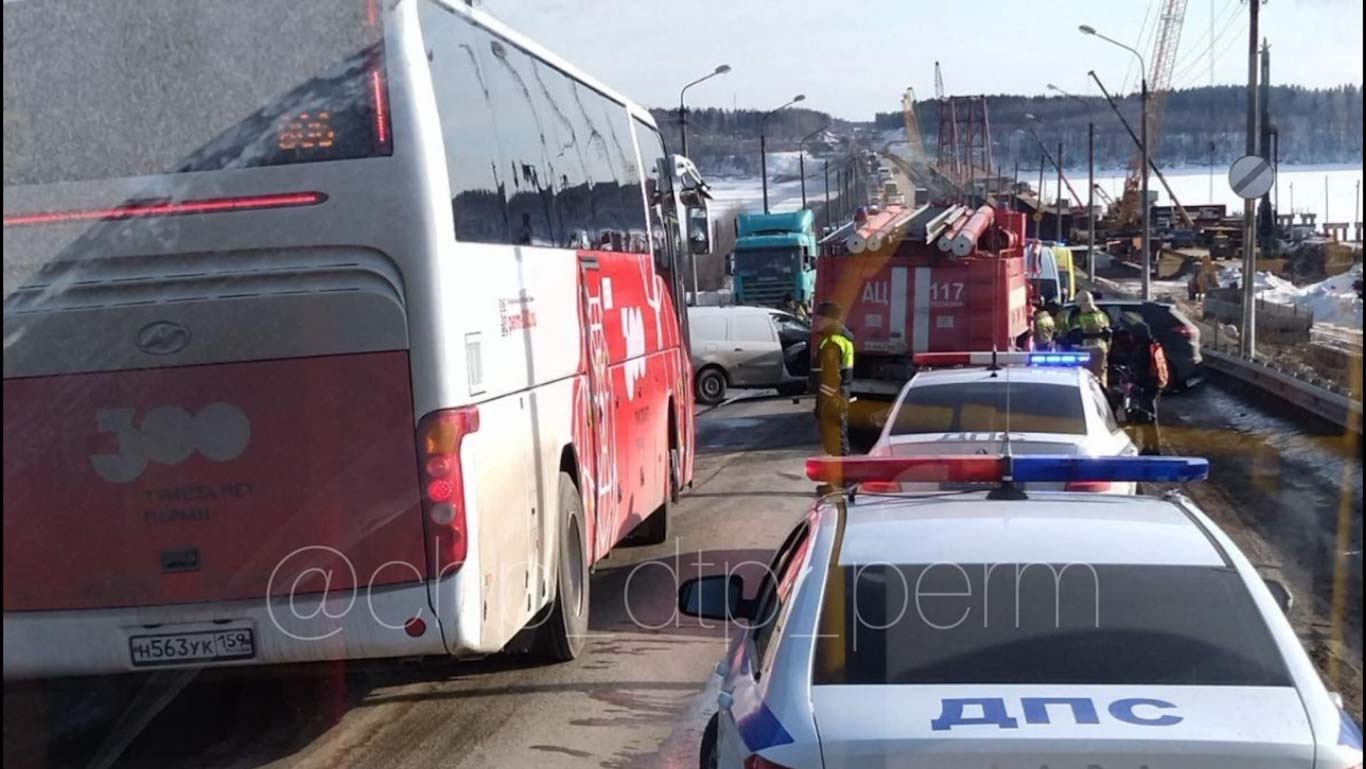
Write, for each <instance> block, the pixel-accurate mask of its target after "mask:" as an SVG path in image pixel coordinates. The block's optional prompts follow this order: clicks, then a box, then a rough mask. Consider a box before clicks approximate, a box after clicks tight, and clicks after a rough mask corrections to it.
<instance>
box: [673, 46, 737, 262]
mask: <svg viewBox="0 0 1366 769" xmlns="http://www.w3.org/2000/svg"><path fill="white" fill-rule="evenodd" d="M727 72H730V65H729V64H722V65H721V66H719V67H717V68H716V69H714V70H712V71H711V72H710V73H709V74H706V75H703V76H702V77H699V78H697V79H696V80H694V81H692V82H691V83H688V84H687V85H685V86H683V90H681V91H679V92H678V133H679V135H680V136H682V145H683V154H684V155H685V156H686V155H687V154H688V111H687V108H686V107H684V106H683V94H685V93H687V92H688V89H689V88H692V87H693V86H695V85H697V84H698V83H700V82H702V81H703V80H710V79H712V78H714V77H716V76H717V75H724V74H726V73H727ZM694 282H696V281H694Z"/></svg>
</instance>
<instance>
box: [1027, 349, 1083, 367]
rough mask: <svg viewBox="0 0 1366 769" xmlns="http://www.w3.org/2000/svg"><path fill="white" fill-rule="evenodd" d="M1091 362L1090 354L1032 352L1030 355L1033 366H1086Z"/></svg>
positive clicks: (1030, 362) (1030, 363)
mask: <svg viewBox="0 0 1366 769" xmlns="http://www.w3.org/2000/svg"><path fill="white" fill-rule="evenodd" d="M1090 361H1091V353H1089V352H1032V353H1030V354H1029V365H1031V366H1062V367H1076V366H1085V365H1086V364H1088V363H1090Z"/></svg>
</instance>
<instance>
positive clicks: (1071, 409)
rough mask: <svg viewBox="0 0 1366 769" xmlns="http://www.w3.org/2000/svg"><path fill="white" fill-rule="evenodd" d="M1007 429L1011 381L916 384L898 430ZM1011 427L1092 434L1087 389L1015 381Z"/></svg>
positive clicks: (901, 411)
mask: <svg viewBox="0 0 1366 769" xmlns="http://www.w3.org/2000/svg"><path fill="white" fill-rule="evenodd" d="M1005 429H1006V380H1005V378H1004V377H1002V378H1001V379H999V380H996V381H991V382H968V383H954V384H942V385H929V386H920V387H912V388H911V389H910V391H909V392H907V393H906V398H905V400H903V401H902V403H901V408H900V409H898V410H897V413H896V419H895V421H894V422H893V423H892V435H917V434H924V433H957V432H965V433H975V432H997V431H1001V430H1005ZM1010 429H1011V430H1012V431H1019V432H1034V433H1067V434H1072V435H1085V434H1086V412H1085V409H1084V407H1083V406H1082V400H1081V391H1080V390H1079V389H1078V388H1077V387H1075V386H1071V385H1062V384H1048V383H1040V382H1011V383H1010Z"/></svg>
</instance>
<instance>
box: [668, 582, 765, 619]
mask: <svg viewBox="0 0 1366 769" xmlns="http://www.w3.org/2000/svg"><path fill="white" fill-rule="evenodd" d="M744 595H745V581H744V580H743V579H742V578H741V577H740V576H739V575H738V574H713V575H709V576H706V577H697V578H695V579H690V580H688V581H687V582H684V583H683V584H682V585H679V587H678V610H679V611H680V612H682V613H683V614H686V615H688V616H689V617H700V618H702V619H718V620H725V621H729V620H733V619H749V614H750V613H751V611H752V610H751V609H750V607H749V606H748V604H747V603H746V601H745V599H744Z"/></svg>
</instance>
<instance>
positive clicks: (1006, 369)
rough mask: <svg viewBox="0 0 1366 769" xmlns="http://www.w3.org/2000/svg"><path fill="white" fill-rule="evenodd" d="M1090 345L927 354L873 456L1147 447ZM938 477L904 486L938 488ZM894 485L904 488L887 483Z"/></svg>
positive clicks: (1088, 485) (1125, 486)
mask: <svg viewBox="0 0 1366 769" xmlns="http://www.w3.org/2000/svg"><path fill="white" fill-rule="evenodd" d="M1089 357H1090V356H1089V353H1085V352H1049V353H1043V352H1027V353H1026V352H1008V353H992V352H961V353H918V354H917V355H916V356H915V357H914V361H915V364H916V367H917V369H918V371H917V373H916V375H915V376H914V377H913V378H912V379H911V381H909V382H907V383H906V385H905V387H903V388H902V389H901V393H900V394H899V395H898V396H897V399H896V402H895V404H894V405H893V406H892V408H891V410H890V411H889V412H888V416H887V421H886V423H885V424H884V425H883V427H882V433H881V436H880V437H879V438H878V440H877V442H876V443H875V444H874V445H873V448H872V449H871V450H870V451H869V453H870V454H871V455H873V456H915V455H924V454H938V455H943V454H985V453H993V454H994V453H1000V452H1001V451H1002V450H1003V448H1004V446H1005V444H1006V442H1007V435H1008V436H1009V444H1010V451H1011V453H1012V454H1015V455H1021V454H1066V455H1075V456H1094V457H1121V456H1132V455H1136V454H1138V448H1137V447H1136V446H1134V443H1133V440H1132V439H1130V437H1129V434H1128V433H1126V432H1125V431H1124V429H1123V428H1121V427H1120V424H1119V422H1118V420H1117V419H1116V418H1115V413H1114V411H1113V409H1111V408H1110V402H1109V400H1108V399H1107V398H1106V397H1105V390H1104V389H1103V388H1102V387H1101V386H1100V382H1098V381H1096V378H1095V376H1094V375H1092V374H1091V372H1090V371H1089V370H1088V369H1087V367H1086V366H1087V362H1088V360H1089ZM941 488H942V487H941V485H938V484H928V485H926V484H920V485H916V486H912V485H910V484H907V485H904V486H903V487H902V488H901V490H903V491H913V490H927V489H928V490H938V489H941ZM1040 488H1041V489H1048V488H1052V489H1054V490H1064V489H1066V490H1070V491H1093V492H1105V493H1114V494H1132V493H1134V490H1135V485H1134V484H1132V483H1116V482H1111V481H1102V480H1079V481H1074V482H1073V483H1072V484H1070V485H1059V484H1053V485H1052V486H1044V487H1040ZM882 490H895V489H882Z"/></svg>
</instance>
